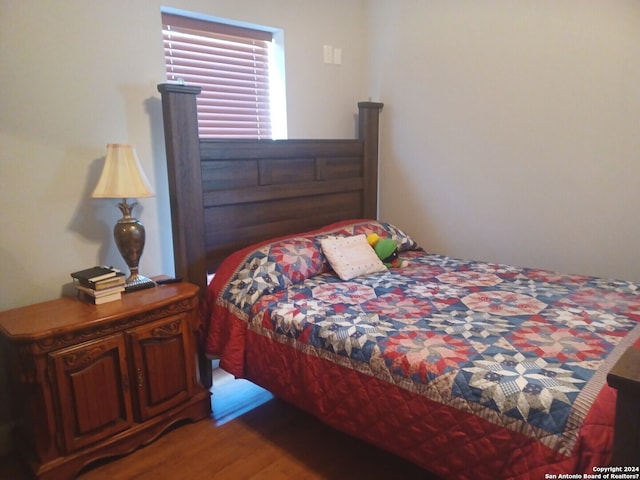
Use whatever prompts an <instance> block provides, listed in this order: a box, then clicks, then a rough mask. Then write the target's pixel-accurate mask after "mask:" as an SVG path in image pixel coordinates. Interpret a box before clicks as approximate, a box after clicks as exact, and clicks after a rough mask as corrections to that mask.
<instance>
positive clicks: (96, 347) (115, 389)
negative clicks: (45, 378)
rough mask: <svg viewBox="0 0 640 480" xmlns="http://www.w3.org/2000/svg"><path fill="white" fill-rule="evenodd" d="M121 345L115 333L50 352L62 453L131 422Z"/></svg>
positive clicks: (123, 354)
mask: <svg viewBox="0 0 640 480" xmlns="http://www.w3.org/2000/svg"><path fill="white" fill-rule="evenodd" d="M125 348H126V347H125V341H124V336H123V335H122V334H118V335H111V336H108V337H104V338H101V339H99V340H93V341H88V342H85V343H81V344H79V345H76V346H73V347H68V348H65V349H63V350H58V351H56V352H53V353H51V354H50V356H51V359H52V362H51V365H52V369H53V373H52V377H53V379H54V383H55V384H56V386H57V392H58V395H57V403H58V404H59V407H60V411H59V416H60V420H61V423H62V431H61V432H60V433H59V434H58V439H59V441H61V442H62V444H63V450H64V451H66V452H67V453H70V452H73V451H74V450H77V449H79V448H82V447H84V446H85V445H88V444H90V443H93V442H96V441H98V440H101V439H103V438H106V437H109V436H111V435H113V434H115V433H117V432H120V431H122V430H126V429H127V428H129V427H130V426H131V425H132V423H133V413H132V405H131V395H130V393H129V378H128V369H127V359H126V352H125Z"/></svg>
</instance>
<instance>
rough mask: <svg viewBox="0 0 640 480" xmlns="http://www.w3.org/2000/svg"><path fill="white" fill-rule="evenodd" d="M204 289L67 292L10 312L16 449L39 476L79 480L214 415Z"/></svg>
mask: <svg viewBox="0 0 640 480" xmlns="http://www.w3.org/2000/svg"><path fill="white" fill-rule="evenodd" d="M197 315H198V288H197V287H196V286H195V285H191V284H189V283H175V284H170V285H163V286H157V287H155V288H151V289H147V290H141V291H138V292H133V293H127V294H123V296H122V300H120V301H115V302H109V303H105V304H103V305H93V304H91V303H86V302H83V301H81V300H79V299H76V298H60V299H56V300H52V301H49V302H44V303H39V304H35V305H30V306H27V307H24V308H16V309H13V310H8V311H5V312H0V341H1V342H2V345H1V348H2V353H4V354H5V356H6V365H7V368H8V370H9V371H8V377H9V382H10V389H11V395H12V406H13V411H14V413H15V415H16V428H15V432H14V433H15V435H14V438H15V441H14V445H15V447H16V453H18V454H19V455H20V456H21V457H22V458H23V460H24V461H25V462H26V464H27V465H28V467H29V468H30V470H31V471H32V472H33V474H34V475H35V476H36V477H37V478H41V479H62V478H64V479H67V478H73V477H74V476H75V475H76V474H77V473H78V471H79V470H80V469H81V468H82V467H84V466H86V465H87V464H89V463H91V462H92V461H94V460H97V459H100V458H105V457H110V456H116V455H122V454H125V453H128V452H131V451H132V450H134V449H135V448H137V447H138V446H140V445H143V444H146V443H149V442H151V441H152V440H154V439H155V438H156V437H158V436H159V435H160V434H161V433H162V432H163V431H164V430H166V429H167V428H168V427H169V426H171V425H172V424H174V423H175V422H178V421H180V420H184V419H190V420H198V419H201V418H204V417H207V416H209V415H210V414H211V401H210V394H209V392H208V390H206V389H205V388H203V387H202V385H201V383H200V380H199V375H198V368H197V353H196V344H195V335H194V329H195V327H196V325H197V323H196V322H197Z"/></svg>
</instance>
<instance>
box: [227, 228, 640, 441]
mask: <svg viewBox="0 0 640 480" xmlns="http://www.w3.org/2000/svg"><path fill="white" fill-rule="evenodd" d="M380 228H382V229H383V232H382V233H384V234H387V235H391V234H392V233H391V232H390V231H389V230H385V228H386V227H385V225H382V226H381V227H380ZM355 230H357V229H355ZM355 230H354V229H349V230H348V231H345V232H344V233H345V234H353V233H360V232H355ZM365 233H366V232H365ZM403 241H405V240H404V239H403V238H399V240H398V243H399V244H402V242H403ZM405 246H406V248H403V249H402V250H403V252H402V253H401V256H402V259H403V260H404V261H405V266H403V267H401V268H392V269H390V270H389V271H388V272H384V273H379V274H374V275H369V276H364V277H358V278H355V279H353V280H350V281H347V282H344V281H341V280H340V279H339V278H338V277H337V276H336V275H335V274H333V273H332V272H331V271H330V268H329V267H328V266H327V264H326V260H325V259H324V258H323V255H322V252H321V250H320V249H319V247H318V244H317V241H316V240H315V239H309V238H300V239H296V240H295V241H289V242H288V243H287V244H286V245H282V244H280V245H278V244H273V245H268V246H265V247H263V248H262V249H261V250H260V251H257V252H256V253H254V254H253V255H251V256H249V257H248V258H247V259H246V261H245V263H244V264H243V265H242V266H241V267H239V269H238V270H237V272H236V274H235V275H234V276H233V277H232V278H231V279H230V281H229V282H228V283H227V286H226V289H225V291H224V292H223V295H222V299H223V300H222V301H224V302H226V303H228V304H229V305H230V306H232V307H234V308H235V309H236V311H238V312H240V313H241V314H242V315H243V316H244V317H245V318H246V320H247V321H248V322H249V328H251V329H254V330H261V331H267V332H271V333H270V334H272V335H274V336H276V337H277V336H280V337H282V338H287V339H290V341H293V342H294V344H295V345H296V348H300V349H302V350H304V351H306V352H307V353H309V352H315V351H319V350H322V351H323V352H325V353H324V355H326V356H328V357H329V358H331V357H332V356H333V357H335V358H341V359H342V360H344V359H348V360H349V362H351V363H352V364H353V365H354V368H358V365H367V366H368V368H369V370H368V371H371V372H373V374H374V375H376V376H379V377H380V378H389V377H391V378H394V379H396V383H397V384H402V385H406V386H407V388H409V389H413V391H416V392H422V393H423V394H425V395H427V396H429V397H430V398H431V399H434V400H437V401H439V402H443V403H447V404H450V405H451V406H453V407H455V408H459V409H462V410H465V411H470V412H474V413H477V414H478V415H480V416H482V417H483V418H486V419H487V420H488V421H491V422H495V423H500V424H502V425H504V426H505V427H507V428H511V429H513V430H517V431H520V432H525V433H526V434H528V435H532V436H535V437H537V438H539V439H540V441H542V442H543V443H545V444H546V445H547V446H549V447H551V448H553V449H556V450H558V451H560V452H563V453H568V452H569V451H570V450H571V448H572V447H573V445H574V444H575V439H576V438H577V431H576V428H575V425H576V424H578V422H579V421H580V419H581V418H582V417H584V416H585V415H586V412H587V410H588V404H589V402H588V401H585V400H584V399H585V398H586V399H589V398H592V397H594V396H595V394H594V391H597V390H599V388H600V387H601V386H602V385H603V383H604V379H603V378H602V377H603V376H602V375H597V372H598V369H599V367H601V366H602V365H603V363H604V362H612V361H614V360H612V358H614V357H615V355H613V356H612V355H611V354H612V353H614V352H618V353H616V354H617V355H619V354H620V353H621V350H622V349H623V347H625V346H627V345H630V344H631V342H633V341H635V339H637V338H638V336H640V326H639V323H638V321H639V320H640V296H639V295H638V293H639V292H638V288H639V286H638V285H637V284H634V283H631V282H624V281H609V280H603V279H597V278H592V277H585V276H577V275H558V274H555V273H552V272H547V271H542V270H535V269H525V268H514V267H509V266H504V265H497V264H490V263H483V262H468V261H464V260H459V259H454V258H449V257H444V256H440V255H433V254H428V253H426V252H424V251H421V250H419V249H418V250H412V248H415V244H412V242H410V240H407V241H406V244H405ZM284 257H287V258H286V261H282V260H283V259H284ZM617 347H619V348H617ZM581 396H582V397H583V399H582V401H577V400H578V399H579V398H580V397H581ZM585 405H586V406H585Z"/></svg>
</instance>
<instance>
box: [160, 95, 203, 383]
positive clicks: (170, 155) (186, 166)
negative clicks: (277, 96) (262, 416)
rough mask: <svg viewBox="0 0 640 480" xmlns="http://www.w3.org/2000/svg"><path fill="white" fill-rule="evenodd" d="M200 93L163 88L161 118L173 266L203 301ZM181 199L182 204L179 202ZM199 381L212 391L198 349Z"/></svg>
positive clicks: (200, 352) (201, 353)
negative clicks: (169, 209)
mask: <svg viewBox="0 0 640 480" xmlns="http://www.w3.org/2000/svg"><path fill="white" fill-rule="evenodd" d="M201 90H202V89H201V88H200V87H193V86H185V85H177V84H172V83H161V84H159V85H158V91H159V92H160V94H161V96H162V116H163V119H164V138H165V149H166V154H167V170H168V171H167V174H168V177H169V201H170V204H171V225H172V226H173V229H172V230H173V263H174V266H175V271H176V277H181V278H183V279H184V280H186V281H189V282H191V283H195V284H196V285H198V287H200V296H201V297H202V296H203V295H204V291H205V289H206V287H207V266H206V247H205V239H204V235H205V232H204V206H203V205H204V204H203V199H202V187H201V186H202V170H201V166H200V137H199V135H198V113H197V110H196V96H197V95H198V94H199V93H200V92H201ZM178 199H180V201H178ZM198 363H199V369H200V381H201V382H202V384H203V385H204V386H205V387H206V388H210V387H211V382H212V377H211V373H212V365H211V360H209V359H208V358H207V357H206V356H205V354H204V352H203V351H202V349H200V348H199V349H198Z"/></svg>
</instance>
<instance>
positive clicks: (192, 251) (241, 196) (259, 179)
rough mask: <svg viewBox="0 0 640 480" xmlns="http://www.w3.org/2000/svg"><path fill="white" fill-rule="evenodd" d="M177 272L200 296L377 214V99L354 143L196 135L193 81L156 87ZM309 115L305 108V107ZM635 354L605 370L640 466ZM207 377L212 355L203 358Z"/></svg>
mask: <svg viewBox="0 0 640 480" xmlns="http://www.w3.org/2000/svg"><path fill="white" fill-rule="evenodd" d="M158 90H159V91H160V93H161V96H162V109H163V116H164V132H165V147H166V154H167V165H168V177H169V193H170V199H171V221H172V228H173V250H174V262H175V274H176V276H178V277H181V278H183V279H184V280H186V281H189V282H192V283H195V284H197V285H198V286H199V287H200V289H201V292H204V289H205V287H206V282H207V274H208V273H213V272H215V270H216V268H217V266H218V265H219V263H220V262H221V260H222V259H224V258H225V257H226V256H227V255H228V254H230V253H231V252H233V251H235V250H238V249H240V248H242V247H244V246H247V245H250V244H253V243H256V242H259V241H262V240H266V239H269V238H274V237H279V236H283V235H288V234H291V233H296V232H303V231H307V230H311V229H315V228H319V227H321V226H323V225H326V224H329V223H332V222H336V221H340V220H347V219H352V218H369V219H376V218H377V190H378V188H377V187H378V140H379V137H378V135H379V134H378V129H379V116H380V112H381V110H382V106H383V105H382V104H381V103H374V102H361V103H358V107H359V117H358V125H359V132H358V133H359V135H358V139H354V140H344V139H341V140H219V139H200V138H199V136H198V119H197V112H196V97H197V95H198V94H199V93H200V88H199V87H193V86H185V85H177V84H168V83H165V84H160V85H158ZM310 114H312V113H310ZM639 352H640V350H637V349H633V348H631V349H629V351H627V353H625V355H623V356H622V358H621V359H620V361H619V362H618V364H616V366H615V367H614V368H613V369H612V371H611V372H610V373H609V375H608V382H609V385H610V386H612V387H613V388H615V389H617V390H618V397H617V407H616V424H615V439H614V456H613V461H612V464H613V465H626V466H630V465H640V411H639V409H638V405H639V404H640V354H639ZM201 363H202V364H201V368H202V369H203V371H202V378H205V379H206V378H210V365H211V362H210V361H206V360H205V359H204V358H203V361H202V362H201Z"/></svg>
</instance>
